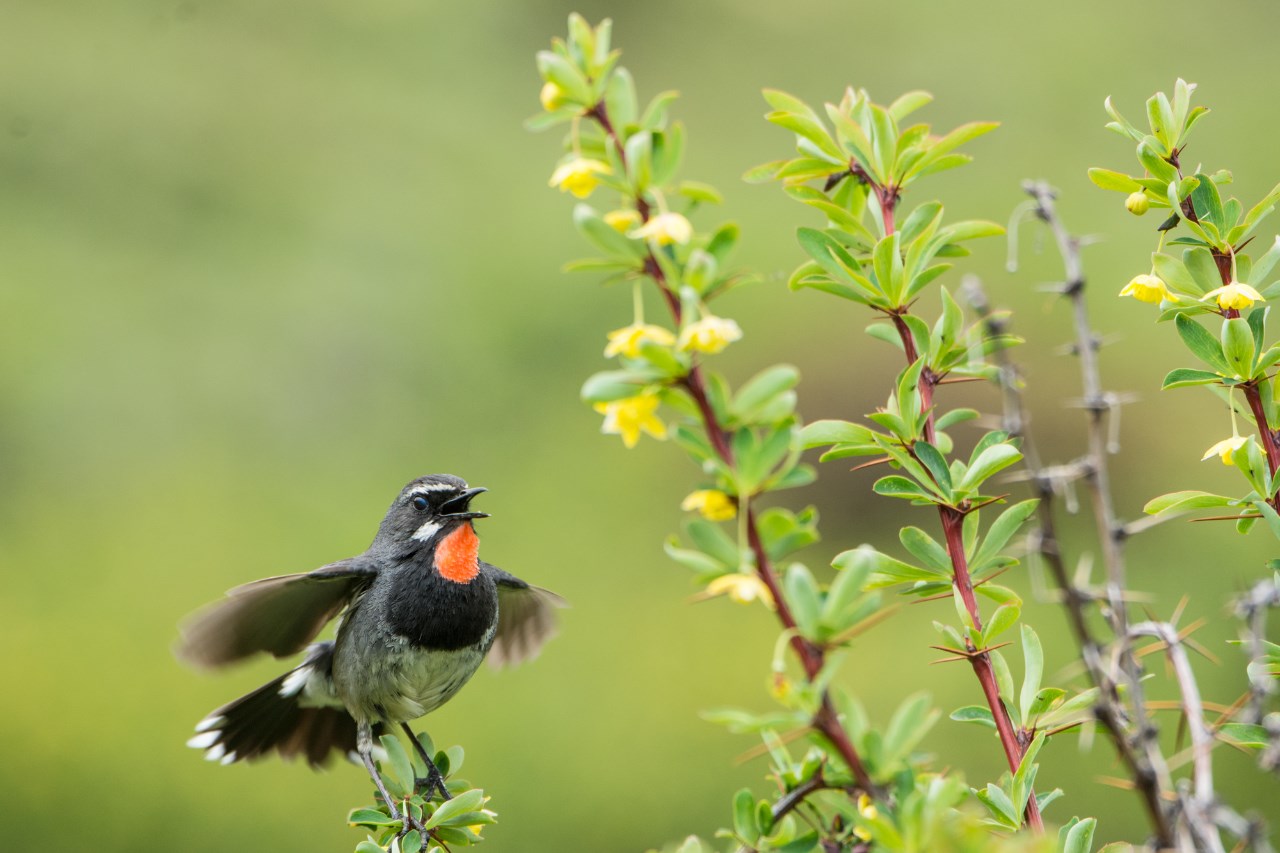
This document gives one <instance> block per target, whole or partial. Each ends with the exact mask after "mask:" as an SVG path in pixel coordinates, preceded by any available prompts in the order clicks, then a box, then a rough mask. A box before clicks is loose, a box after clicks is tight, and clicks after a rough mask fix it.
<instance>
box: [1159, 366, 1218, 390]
mask: <svg viewBox="0 0 1280 853" xmlns="http://www.w3.org/2000/svg"><path fill="white" fill-rule="evenodd" d="M1220 384H1222V377H1221V376H1219V375H1218V374H1216V373H1212V372H1210V371H1208V370H1193V369H1191V368H1189V367H1178V368H1175V369H1173V370H1170V371H1169V373H1168V374H1166V375H1165V377H1164V383H1163V384H1162V385H1161V386H1160V388H1161V390H1168V389H1170V388H1186V387H1188V386H1191V385H1220Z"/></svg>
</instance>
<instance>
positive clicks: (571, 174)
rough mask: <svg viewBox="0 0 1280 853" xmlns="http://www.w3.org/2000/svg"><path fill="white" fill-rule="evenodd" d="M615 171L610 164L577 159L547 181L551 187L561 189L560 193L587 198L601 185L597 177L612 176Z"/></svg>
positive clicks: (556, 171) (562, 167)
mask: <svg viewBox="0 0 1280 853" xmlns="http://www.w3.org/2000/svg"><path fill="white" fill-rule="evenodd" d="M612 174H613V169H612V168H611V167H610V166H609V164H608V163H602V162H601V161H599V160H588V159H586V158H585V157H575V158H573V159H572V160H570V161H569V162H568V163H565V164H564V165H562V166H561V167H560V168H558V169H556V170H555V172H553V173H552V175H551V180H549V181H547V184H548V185H549V186H553V187H559V188H560V192H570V193H573V194H574V195H576V196H577V197H578V198H586V197H587V196H589V195H591V191H592V190H594V189H595V188H596V187H597V186H599V185H600V179H599V178H597V177H596V176H597V175H612Z"/></svg>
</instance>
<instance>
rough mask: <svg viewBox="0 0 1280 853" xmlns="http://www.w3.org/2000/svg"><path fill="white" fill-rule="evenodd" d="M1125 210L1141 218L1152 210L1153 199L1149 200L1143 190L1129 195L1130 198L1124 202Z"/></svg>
mask: <svg viewBox="0 0 1280 853" xmlns="http://www.w3.org/2000/svg"><path fill="white" fill-rule="evenodd" d="M1124 206H1125V209H1126V210H1128V211H1129V212H1130V213H1132V214H1133V215H1134V216H1141V215H1142V214H1144V213H1146V212H1147V211H1148V210H1150V209H1151V199H1149V198H1147V194H1146V193H1144V192H1143V191H1142V190H1138V191H1137V192H1135V193H1129V197H1128V198H1126V199H1125V200H1124Z"/></svg>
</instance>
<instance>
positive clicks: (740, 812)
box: [733, 788, 760, 845]
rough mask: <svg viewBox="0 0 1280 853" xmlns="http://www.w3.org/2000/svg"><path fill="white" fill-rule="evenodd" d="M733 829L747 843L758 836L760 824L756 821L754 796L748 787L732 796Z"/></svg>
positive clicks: (753, 842) (753, 840)
mask: <svg viewBox="0 0 1280 853" xmlns="http://www.w3.org/2000/svg"><path fill="white" fill-rule="evenodd" d="M733 831H734V832H736V833H737V834H738V837H739V838H741V839H743V840H745V841H746V842H747V843H749V844H753V845H754V844H755V843H756V840H757V839H758V838H759V837H760V825H759V824H758V823H757V821H756V798H755V796H754V795H753V794H752V793H751V789H750V788H743V789H741V790H740V791H738V793H736V794H734V796H733Z"/></svg>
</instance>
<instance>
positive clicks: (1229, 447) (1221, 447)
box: [1200, 435, 1249, 465]
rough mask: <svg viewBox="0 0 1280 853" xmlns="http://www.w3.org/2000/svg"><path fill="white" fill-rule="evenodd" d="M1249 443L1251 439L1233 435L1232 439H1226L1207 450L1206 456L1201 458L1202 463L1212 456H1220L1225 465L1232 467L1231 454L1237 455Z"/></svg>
mask: <svg viewBox="0 0 1280 853" xmlns="http://www.w3.org/2000/svg"><path fill="white" fill-rule="evenodd" d="M1248 443H1249V439H1248V437H1247V436H1242V435H1233V436H1231V438H1224V439H1223V440H1222V441H1219V442H1218V443H1217V444H1215V445H1214V446H1213V447H1210V448H1209V449H1208V450H1206V451H1205V452H1204V456H1201V457H1200V461H1201V462H1203V461H1204V460H1206V459H1208V458H1209V457H1211V456H1220V457H1222V464H1223V465H1230V464H1232V463H1231V454H1232V453H1235V452H1236V451H1237V450H1239V449H1240V448H1242V447H1244V446H1245V445H1246V444H1248Z"/></svg>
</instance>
